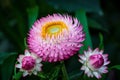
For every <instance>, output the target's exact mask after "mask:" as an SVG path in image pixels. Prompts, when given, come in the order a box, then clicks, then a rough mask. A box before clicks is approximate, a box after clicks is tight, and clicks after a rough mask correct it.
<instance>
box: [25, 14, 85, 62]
mask: <svg viewBox="0 0 120 80" xmlns="http://www.w3.org/2000/svg"><path fill="white" fill-rule="evenodd" d="M84 36H85V34H84V33H83V31H82V25H80V23H79V22H78V20H77V19H76V18H72V17H71V16H68V15H60V14H53V15H48V16H47V17H42V18H41V19H39V20H37V21H36V22H35V23H34V25H33V26H32V28H31V29H30V31H29V36H28V39H27V40H28V47H29V49H30V50H31V51H32V52H34V53H35V54H37V55H38V56H39V57H41V58H42V60H43V61H49V62H56V61H61V60H65V59H68V58H69V57H70V56H72V55H74V54H75V53H76V52H77V51H78V50H79V49H80V47H81V46H82V42H83V41H84Z"/></svg>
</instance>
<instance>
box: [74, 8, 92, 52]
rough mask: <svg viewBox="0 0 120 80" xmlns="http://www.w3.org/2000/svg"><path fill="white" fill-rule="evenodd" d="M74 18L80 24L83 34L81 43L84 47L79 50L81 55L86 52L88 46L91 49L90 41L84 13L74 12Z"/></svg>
mask: <svg viewBox="0 0 120 80" xmlns="http://www.w3.org/2000/svg"><path fill="white" fill-rule="evenodd" d="M76 17H77V18H78V20H79V21H80V23H81V24H82V26H83V30H84V33H85V41H84V43H83V44H84V46H83V47H82V48H81V49H80V53H83V51H84V50H86V49H87V48H88V46H90V47H91V48H92V41H91V38H90V33H89V29H88V24H87V17H86V12H85V11H84V10H79V11H76Z"/></svg>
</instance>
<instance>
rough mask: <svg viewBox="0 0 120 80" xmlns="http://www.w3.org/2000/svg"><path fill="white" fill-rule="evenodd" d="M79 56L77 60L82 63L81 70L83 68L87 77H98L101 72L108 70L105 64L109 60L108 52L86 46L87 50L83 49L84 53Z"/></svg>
mask: <svg viewBox="0 0 120 80" xmlns="http://www.w3.org/2000/svg"><path fill="white" fill-rule="evenodd" d="M79 57H80V59H79V62H81V63H82V64H83V66H82V67H81V70H84V71H85V74H87V76H88V77H93V76H95V77H96V78H98V79H99V78H101V75H102V74H103V73H107V72H108V70H107V66H106V65H108V64H109V63H110V62H109V61H108V54H103V50H99V49H98V48H96V49H95V50H92V49H91V48H88V51H84V54H83V55H79Z"/></svg>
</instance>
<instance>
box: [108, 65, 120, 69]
mask: <svg viewBox="0 0 120 80" xmlns="http://www.w3.org/2000/svg"><path fill="white" fill-rule="evenodd" d="M110 69H118V70H120V65H115V66H112V67H111V68H110Z"/></svg>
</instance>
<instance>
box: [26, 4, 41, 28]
mask: <svg viewBox="0 0 120 80" xmlns="http://www.w3.org/2000/svg"><path fill="white" fill-rule="evenodd" d="M38 11H39V7H38V6H35V7H33V8H28V9H27V13H28V26H29V28H30V27H31V26H32V25H33V23H34V22H35V21H36V19H37V17H38Z"/></svg>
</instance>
